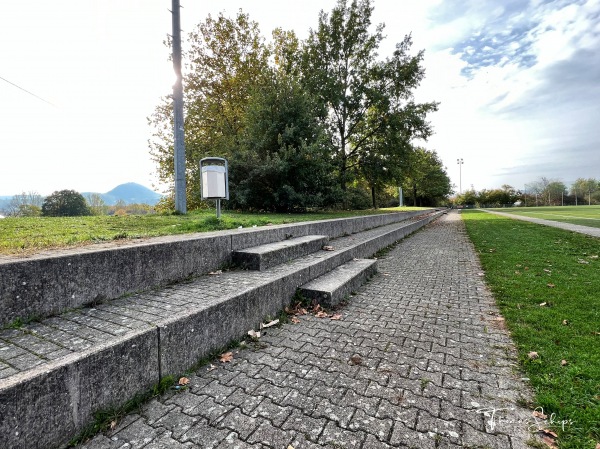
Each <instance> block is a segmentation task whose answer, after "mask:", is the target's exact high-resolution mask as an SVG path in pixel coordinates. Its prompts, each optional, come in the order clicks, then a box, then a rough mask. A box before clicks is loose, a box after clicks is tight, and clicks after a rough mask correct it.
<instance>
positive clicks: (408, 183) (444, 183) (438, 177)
mask: <svg viewBox="0 0 600 449" xmlns="http://www.w3.org/2000/svg"><path fill="white" fill-rule="evenodd" d="M402 186H403V188H404V189H405V192H406V196H408V197H409V198H411V199H412V203H413V206H416V205H417V204H418V205H419V206H435V205H437V204H439V203H440V202H441V201H442V200H443V199H444V198H445V197H446V196H447V195H449V194H450V193H451V191H452V185H451V182H450V178H449V177H448V175H447V173H446V169H445V168H444V164H443V163H442V161H441V159H440V158H439V156H438V155H437V153H436V152H435V151H428V150H426V149H424V148H415V149H414V150H413V151H411V152H410V153H409V156H408V158H407V162H406V166H405V167H404V182H403V183H402Z"/></svg>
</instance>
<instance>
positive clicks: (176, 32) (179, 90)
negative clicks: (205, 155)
mask: <svg viewBox="0 0 600 449" xmlns="http://www.w3.org/2000/svg"><path fill="white" fill-rule="evenodd" d="M172 3H173V4H172V8H173V10H172V11H171V14H172V15H173V69H174V70H175V75H176V80H175V84H173V115H174V117H173V119H174V122H175V125H174V127H173V133H174V138H175V148H174V153H175V154H174V158H175V160H174V162H175V164H174V165H175V210H176V211H177V212H179V213H180V214H185V213H187V205H186V197H185V143H184V133H183V79H182V78H183V77H182V74H181V20H180V10H181V6H180V5H179V0H172Z"/></svg>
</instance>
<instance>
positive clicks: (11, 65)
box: [0, 0, 600, 195]
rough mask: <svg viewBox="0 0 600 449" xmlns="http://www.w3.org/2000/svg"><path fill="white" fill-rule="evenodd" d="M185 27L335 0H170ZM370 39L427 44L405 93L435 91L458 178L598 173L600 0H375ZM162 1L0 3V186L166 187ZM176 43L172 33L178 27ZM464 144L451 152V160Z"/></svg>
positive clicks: (446, 152)
mask: <svg viewBox="0 0 600 449" xmlns="http://www.w3.org/2000/svg"><path fill="white" fill-rule="evenodd" d="M181 3H182V6H183V9H182V12H181V25H182V29H183V37H184V39H185V37H186V36H187V33H189V32H190V31H192V30H193V29H194V28H195V26H196V25H197V24H198V23H200V22H202V21H204V20H205V19H206V17H207V16H208V14H212V15H213V16H216V15H217V14H218V13H220V12H222V13H224V14H225V15H226V16H229V17H234V16H235V15H236V14H237V12H238V10H239V9H242V10H243V11H244V12H246V13H248V14H249V15H250V18H251V19H253V20H255V21H257V22H258V23H259V25H260V29H261V31H262V33H263V35H264V36H266V37H268V36H270V34H271V31H272V30H273V29H274V28H277V27H281V28H283V29H292V30H294V31H295V32H296V34H297V35H298V36H299V37H300V38H306V37H307V36H308V32H309V30H310V29H311V28H316V26H317V23H318V22H317V20H318V14H319V11H320V10H322V9H323V10H325V11H326V12H327V11H331V9H332V8H333V7H334V5H335V4H336V1H335V0H319V1H316V0H303V1H302V2H296V1H293V2H292V1H278V2H274V1H272V0H251V1H250V0H245V1H244V0H221V1H212V2H208V1H199V0H187V1H186V0H181ZM373 5H374V7H375V10H374V13H373V18H372V19H373V23H374V24H375V23H385V31H384V34H385V35H386V39H385V41H384V42H383V43H382V45H381V47H380V49H379V54H380V55H381V57H386V56H389V55H391V53H392V51H393V49H394V46H395V44H396V43H398V42H400V41H402V39H403V37H404V36H405V35H406V34H409V33H410V34H411V35H412V38H413V47H412V48H413V52H414V53H416V52H417V51H419V50H425V56H424V62H423V64H424V66H425V69H426V76H425V79H424V80H423V82H422V84H421V86H420V87H419V88H418V89H417V90H416V92H415V99H416V100H417V101H421V102H425V101H438V102H440V106H439V111H438V112H436V113H434V114H431V116H430V121H431V123H432V125H433V128H434V131H435V134H434V135H433V136H432V137H431V138H430V139H429V140H428V141H427V142H416V143H417V144H419V145H422V146H424V147H426V148H428V149H430V150H436V151H437V153H438V155H439V156H440V158H441V159H442V161H443V162H444V164H445V166H446V169H447V173H448V175H449V176H450V178H451V179H452V182H453V183H454V185H455V190H456V191H457V192H458V191H459V190H461V191H465V190H467V189H470V188H471V187H473V188H475V189H476V190H481V189H484V188H485V189H491V188H497V187H500V186H501V185H503V184H509V185H512V186H514V187H516V188H517V189H524V188H525V186H526V184H528V183H530V182H533V181H536V180H538V179H539V178H540V177H542V176H543V177H546V178H551V179H556V180H560V181H563V182H565V184H567V185H570V184H571V183H572V182H573V181H575V179H577V178H580V177H583V178H589V177H594V178H600V0H555V1H551V0H550V1H544V0H531V1H525V0H503V1H502V2H498V1H497V0H452V1H448V0H418V1H416V0H412V1H409V0H374V1H373ZM170 8H171V1H170V0H102V1H98V0H53V1H52V2H49V1H47V0H28V1H18V2H17V1H13V2H8V1H3V2H2V3H1V4H0V195H14V194H17V193H20V192H32V191H33V192H37V193H40V194H42V195H48V194H50V193H52V192H53V191H56V190H62V189H74V190H77V191H80V192H90V191H92V192H100V193H104V192H107V191H109V190H111V189H112V188H113V187H115V186H117V185H119V184H122V183H125V182H137V183H139V184H142V185H145V186H147V187H150V188H154V189H155V190H157V191H161V189H164V186H161V185H160V184H159V181H158V178H157V176H156V174H155V173H156V166H155V164H154V162H153V161H152V160H151V158H150V155H149V150H148V139H149V138H150V135H151V128H150V126H149V125H148V122H147V117H148V116H150V115H151V114H152V112H153V110H154V107H155V106H156V105H158V104H159V102H160V98H161V97H163V96H165V95H169V94H170V93H171V91H172V84H173V82H174V79H175V75H174V72H173V67H172V63H171V62H170V61H169V50H168V49H167V47H165V46H164V44H163V42H164V41H165V39H166V37H167V35H168V34H170V33H171V14H170V12H169V9H170ZM183 45H184V47H185V41H184V44H183ZM457 159H462V160H463V164H458V163H457Z"/></svg>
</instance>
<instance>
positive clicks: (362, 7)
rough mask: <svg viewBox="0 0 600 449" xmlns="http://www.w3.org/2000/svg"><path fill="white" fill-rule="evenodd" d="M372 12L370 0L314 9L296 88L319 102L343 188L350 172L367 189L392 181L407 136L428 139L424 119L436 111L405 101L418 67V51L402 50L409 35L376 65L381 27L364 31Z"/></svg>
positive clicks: (341, 1) (430, 105) (342, 1)
mask: <svg viewBox="0 0 600 449" xmlns="http://www.w3.org/2000/svg"><path fill="white" fill-rule="evenodd" d="M372 12H373V7H372V6H371V2H370V1H369V0H361V1H357V0H353V1H352V2H350V3H348V2H347V0H339V1H338V3H337V5H336V6H335V7H334V9H333V10H332V12H331V13H330V14H326V13H324V12H321V15H320V17H319V23H318V27H317V29H316V31H312V30H311V33H310V36H309V38H308V41H307V43H306V46H305V50H304V54H303V67H302V70H303V83H304V85H305V86H306V89H307V90H308V91H309V92H310V93H311V94H313V95H314V96H316V98H318V99H319V102H320V119H321V120H322V122H323V124H324V126H325V127H326V129H328V131H329V132H330V134H331V136H332V141H333V143H334V145H335V147H334V148H335V149H334V154H333V156H334V161H335V163H336V164H337V166H338V180H339V183H340V186H341V187H342V188H343V189H345V188H346V186H347V185H348V183H349V182H350V181H352V176H353V175H354V176H356V175H363V176H365V177H366V178H367V181H368V182H369V183H370V185H371V188H372V189H375V188H376V187H378V186H379V185H380V184H381V183H385V182H387V181H389V180H390V178H393V173H394V172H395V170H396V168H397V167H398V165H399V159H400V160H401V158H399V157H398V156H400V155H401V154H402V152H403V151H405V148H406V144H407V143H408V142H409V141H410V139H412V138H416V137H418V138H424V139H426V138H427V137H428V136H429V135H430V134H431V129H430V127H429V125H428V123H427V122H426V121H425V116H426V114H427V113H428V112H430V111H433V110H435V109H436V108H437V105H436V104H435V103H427V104H415V103H414V102H413V100H412V91H413V90H414V89H415V88H416V87H417V86H418V85H419V83H420V81H421V80H422V78H423V76H424V70H423V68H422V67H421V61H422V57H423V53H422V52H420V53H418V54H417V55H416V56H410V55H409V53H408V52H409V50H410V47H411V44H412V42H411V39H410V37H409V36H407V37H406V38H405V39H404V41H403V42H401V43H399V44H397V45H396V50H395V51H394V53H393V55H392V57H390V58H387V59H386V60H384V61H381V60H378V58H377V51H378V48H379V45H380V43H381V41H382V40H383V25H378V26H376V27H375V28H374V32H373V33H371V29H372V26H371V15H372ZM394 156H396V157H394Z"/></svg>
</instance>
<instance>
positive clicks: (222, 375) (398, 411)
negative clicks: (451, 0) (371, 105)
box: [81, 212, 531, 449]
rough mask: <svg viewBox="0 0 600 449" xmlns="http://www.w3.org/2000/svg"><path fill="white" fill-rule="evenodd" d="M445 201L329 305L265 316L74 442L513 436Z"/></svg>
mask: <svg viewBox="0 0 600 449" xmlns="http://www.w3.org/2000/svg"><path fill="white" fill-rule="evenodd" d="M480 270H481V268H480V266H479V263H478V260H477V258H476V256H475V253H474V250H473V248H472V246H471V244H470V243H469V241H468V239H467V237H466V234H465V232H464V225H463V223H462V221H461V220H460V216H459V215H458V214H457V213H455V212H453V213H450V214H448V215H446V216H444V217H443V218H441V219H439V220H437V221H436V222H434V223H432V224H431V225H429V226H427V227H426V228H424V229H423V230H421V231H419V232H417V233H416V234H414V235H413V236H411V237H409V238H407V239H406V240H404V241H402V242H401V243H400V244H399V245H397V246H396V247H395V249H393V250H392V251H391V252H389V253H388V254H387V255H386V256H384V257H383V258H382V259H381V260H380V265H379V274H378V275H377V276H376V277H375V278H373V279H372V280H371V281H370V282H369V283H367V284H366V285H364V286H363V287H361V288H360V289H359V291H357V292H356V295H354V296H353V297H352V298H351V299H350V300H349V302H348V304H347V305H345V306H343V307H342V308H340V309H339V310H338V311H337V313H339V314H341V315H342V318H341V319H340V320H332V319H330V318H317V317H316V316H314V315H304V316H300V317H298V318H299V320H300V323H297V324H292V323H288V324H285V325H283V326H281V327H280V328H269V329H265V331H266V332H264V334H266V335H262V336H261V338H260V340H259V342H258V343H249V344H248V345H247V347H246V348H245V349H239V350H234V353H233V360H232V361H231V362H228V363H221V362H219V361H213V365H205V366H203V367H202V368H200V369H199V371H198V372H197V373H196V374H194V375H188V378H189V379H190V382H189V385H188V388H187V389H185V390H183V391H174V390H173V391H170V392H168V393H167V394H165V395H163V396H162V397H159V398H155V399H153V400H152V401H150V402H149V403H147V404H145V405H144V406H143V407H142V408H141V409H140V411H139V412H138V413H135V414H131V415H129V416H127V417H125V418H124V419H123V420H121V422H120V423H119V424H118V425H117V426H116V427H115V429H114V430H112V431H110V432H109V433H107V434H103V435H97V436H96V437H94V438H93V439H92V440H91V441H88V442H87V443H86V444H85V445H82V446H81V447H85V448H87V449H100V448H102V449H117V448H145V449H159V448H165V449H166V448H174V449H178V448H196V447H198V448H217V449H226V448H229V449H233V448H237V449H249V448H255V449H258V448H272V449H289V447H292V448H294V449H314V448H323V447H327V448H347V449H351V448H360V449H377V448H384V449H385V448H390V447H415V448H459V447H464V448H467V447H468V448H525V447H527V446H526V444H525V442H526V440H527V439H528V438H529V434H528V431H527V429H528V426H529V425H530V424H531V423H529V416H530V415H531V412H530V411H527V410H525V409H522V408H520V407H519V406H518V405H517V402H520V401H519V399H521V398H527V396H528V393H527V389H526V387H525V386H524V384H523V382H522V381H521V380H520V379H519V374H518V373H517V371H516V368H515V365H514V347H513V345H512V343H511V341H510V339H509V338H508V336H507V333H506V331H505V330H504V327H503V321H502V319H501V317H500V316H499V314H498V310H497V309H496V307H495V305H494V302H493V299H492V297H491V295H490V293H489V292H488V291H487V290H486V288H485V286H484V284H483V281H482V278H481V277H480Z"/></svg>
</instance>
